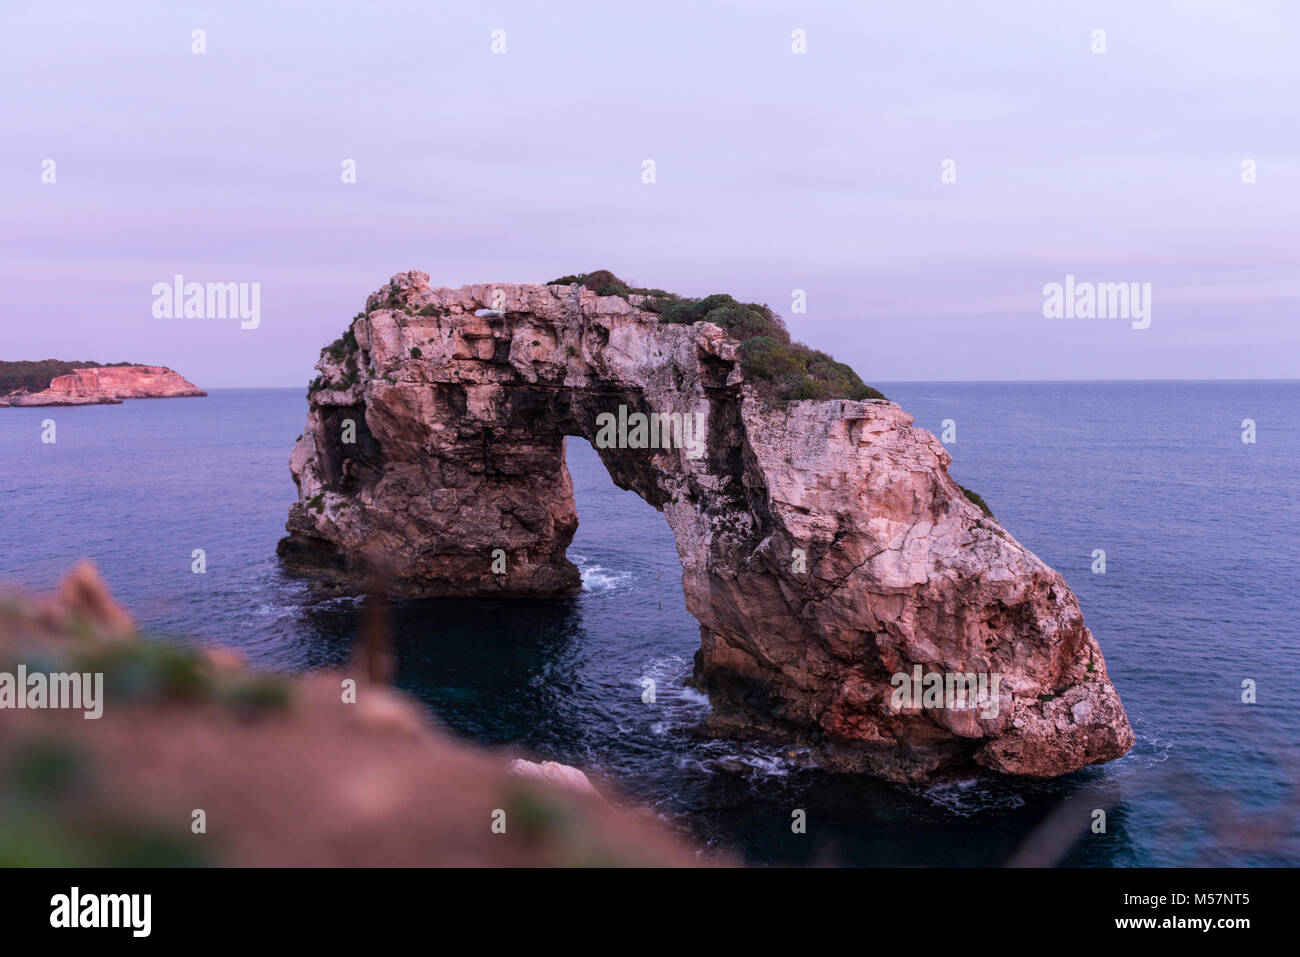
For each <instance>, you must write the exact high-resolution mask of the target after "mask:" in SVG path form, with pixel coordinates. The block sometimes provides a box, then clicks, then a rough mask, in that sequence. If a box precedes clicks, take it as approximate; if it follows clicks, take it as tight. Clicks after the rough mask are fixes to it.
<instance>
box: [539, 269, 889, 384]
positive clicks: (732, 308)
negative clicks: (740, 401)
mask: <svg viewBox="0 0 1300 957" xmlns="http://www.w3.org/2000/svg"><path fill="white" fill-rule="evenodd" d="M575 282H576V283H578V284H579V285H582V286H586V287H587V288H588V289H591V290H593V291H595V292H596V293H597V295H601V296H622V297H623V298H624V299H626V298H627V297H628V296H629V295H633V294H637V295H642V296H645V297H646V298H645V299H644V300H643V301H642V303H641V308H642V309H645V310H647V311H648V312H654V313H658V315H659V321H660V322H666V323H671V324H677V325H692V324H694V323H697V322H711V323H713V324H714V325H716V326H718V327H719V328H721V329H722V331H723V332H725V333H726V334H727V335H728V336H729V337H731V338H732V339H735V340H736V341H738V342H739V343H740V360H741V361H740V366H741V369H742V371H743V372H744V373H745V379H746V380H747V381H749V382H750V383H752V384H753V385H755V386H757V387H758V388H759V389H760V390H762V391H764V392H766V393H768V394H770V395H774V396H775V397H777V398H779V399H784V400H795V399H883V398H885V397H884V395H882V394H881V393H880V392H879V391H877V390H876V389H873V388H871V386H869V385H866V384H865V383H864V382H863V381H862V380H861V379H860V378H859V377H858V374H857V373H856V372H854V371H853V370H852V369H851V368H849V367H848V366H847V365H845V364H844V363H843V362H836V361H835V360H834V359H832V358H831V357H830V356H828V355H827V354H826V353H824V352H819V351H818V350H816V349H812V348H809V347H808V346H806V345H804V344H803V343H802V342H793V341H791V339H790V332H789V330H788V329H786V327H785V323H784V322H782V321H781V317H780V316H778V315H777V314H776V313H775V312H773V311H772V310H771V309H770V308H769V307H768V306H766V305H763V304H759V303H754V302H738V301H736V300H735V299H734V298H732V297H731V296H729V295H727V294H726V293H715V294H713V295H712V296H705V297H704V298H703V299H689V298H684V297H682V296H677V295H674V294H673V293H669V292H664V291H663V290H662V289H638V288H634V287H632V286H629V285H628V284H627V283H626V282H624V281H623V280H622V279H619V278H618V277H617V276H615V275H614V274H613V273H612V272H610V271H609V270H608V269H598V270H596V271H595V272H591V273H581V274H577V275H572V276H561V277H560V278H559V279H555V280H552V281H551V282H549V283H547V285H548V286H555V285H561V286H567V285H570V284H572V283H575Z"/></svg>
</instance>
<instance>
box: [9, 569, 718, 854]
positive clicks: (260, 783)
mask: <svg viewBox="0 0 1300 957" xmlns="http://www.w3.org/2000/svg"><path fill="white" fill-rule="evenodd" d="M20 665H21V666H22V667H23V669H25V670H24V672H21V673H24V674H26V675H28V676H31V675H33V674H46V675H48V674H51V673H59V672H64V673H67V672H76V673H90V674H93V673H96V672H102V673H103V684H102V701H101V706H102V709H103V710H102V716H101V717H99V718H98V719H94V720H87V718H86V716H85V715H86V713H87V711H86V710H83V709H80V708H65V709H59V710H54V709H49V708H41V709H33V708H30V707H23V708H19V707H16V706H15V701H16V697H15V693H14V692H15V690H17V692H18V693H19V694H21V693H22V691H23V689H22V688H17V686H16V680H17V677H18V675H19V674H20V671H19V666H20ZM6 676H8V677H7V679H6ZM348 678H355V679H356V690H355V703H345V701H344V698H345V693H344V681H345V679H348ZM6 680H7V685H5V686H6V687H7V688H8V697H7V698H5V699H4V700H3V706H2V707H0V866H79V865H90V866H96V865H105V866H133V865H163V866H168V865H251V866H611V865H612V866H627V865H630V866H647V865H649V866H662V865H668V866H698V865H703V864H718V863H727V862H726V861H721V860H719V859H718V858H716V857H712V856H704V855H702V854H701V853H700V852H699V851H698V850H697V849H696V848H694V847H692V846H689V845H688V844H686V843H684V842H683V841H682V840H681V839H679V838H678V837H677V836H676V835H675V834H673V833H671V832H670V829H669V828H668V827H667V826H666V825H665V824H664V823H663V822H662V821H660V820H659V819H657V818H655V817H654V816H652V815H651V814H649V813H648V812H644V811H638V810H629V809H620V808H617V807H614V806H611V804H609V803H606V800H605V798H603V797H602V796H600V794H599V793H597V792H595V791H594V790H592V791H591V792H589V793H587V792H584V791H582V790H581V789H575V788H574V787H573V786H572V783H571V782H572V781H573V780H576V779H577V778H582V779H583V780H584V781H585V777H584V776H583V775H582V774H581V773H580V772H576V771H575V772H574V774H573V775H567V777H568V778H569V780H570V783H569V784H567V785H566V783H565V782H564V781H563V780H561V779H562V778H564V777H566V775H557V774H555V773H552V774H549V775H532V776H530V775H527V774H521V773H518V772H512V771H511V770H510V769H509V767H508V762H509V758H508V756H506V755H500V754H493V753H491V752H486V751H482V750H479V749H476V748H473V747H471V746H469V745H466V744H462V743H459V742H456V741H454V740H452V739H451V738H450V737H449V735H448V734H446V733H445V732H444V731H441V730H439V729H438V728H436V727H435V726H434V725H433V723H432V722H431V720H430V719H429V718H428V717H427V715H426V713H425V712H424V710H423V708H422V707H421V706H420V705H419V704H418V703H416V702H415V701H414V700H412V699H410V698H407V697H406V696H405V695H403V694H401V693H399V692H397V691H395V690H393V689H391V688H388V687H382V686H379V685H375V684H371V683H368V681H367V680H366V679H365V678H364V676H363V675H362V674H361V669H360V668H358V669H357V670H356V672H355V673H352V674H350V673H348V672H342V671H341V672H328V673H317V674H313V675H309V676H306V677H301V678H297V677H284V676H278V675H268V674H258V673H254V672H252V671H251V670H249V669H248V668H247V667H246V666H245V665H244V664H243V662H242V660H241V658H240V657H239V655H238V654H237V653H235V652H232V651H228V650H225V649H208V650H197V649H193V648H189V647H185V646H180V645H175V644H168V643H164V642H158V641H151V640H140V639H138V638H137V637H136V635H135V629H134V627H133V625H132V623H131V619H130V618H129V617H128V616H127V615H126V613H125V612H124V611H123V610H122V609H121V608H119V607H118V606H117V605H116V604H115V603H114V602H113V600H112V598H111V597H110V596H109V594H108V592H107V589H106V588H105V586H104V585H103V582H102V580H101V579H100V578H99V576H98V574H97V573H96V572H95V570H94V568H93V566H91V565H89V564H86V563H83V564H82V565H79V566H78V567H77V569H76V570H74V572H73V573H72V574H71V575H70V576H69V577H68V579H67V581H66V582H65V583H64V584H63V586H62V587H61V588H60V590H59V591H58V592H57V593H56V594H55V595H53V596H50V597H48V598H39V599H38V598H33V597H31V596H28V595H26V594H23V593H21V592H17V591H13V590H0V683H4V682H5V681H6ZM29 680H34V679H30V677H29ZM51 687H52V686H51ZM26 700H32V699H30V698H29V699H26ZM46 700H49V699H46ZM569 770H572V769H569ZM557 782H558V783H557ZM606 796H607V797H610V798H611V800H612V799H613V796H612V795H606ZM198 812H201V814H200V813H198ZM200 818H201V819H202V821H203V824H204V826H205V828H206V830H205V832H204V833H195V829H197V824H196V821H197V820H198V819H200ZM494 820H495V821H496V822H498V823H497V827H496V831H499V830H501V822H502V821H503V822H504V829H505V833H496V831H494V828H493V823H494Z"/></svg>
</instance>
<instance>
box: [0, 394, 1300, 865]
mask: <svg viewBox="0 0 1300 957" xmlns="http://www.w3.org/2000/svg"><path fill="white" fill-rule="evenodd" d="M882 388H883V390H884V391H885V392H886V394H888V395H889V396H890V397H891V398H892V399H895V400H896V401H898V402H899V403H900V404H901V405H902V406H903V407H904V408H905V409H907V410H908V411H910V412H912V413H913V414H914V415H915V416H916V419H917V424H918V425H920V426H922V427H925V428H928V429H930V430H931V431H932V432H934V433H936V434H939V433H940V432H942V431H943V425H942V423H943V420H945V419H953V420H954V421H955V422H956V428H957V436H956V441H955V442H951V443H949V444H948V447H949V451H950V452H951V453H952V455H953V460H954V461H953V465H952V468H951V471H952V474H953V476H954V478H956V479H957V480H958V481H959V482H961V483H962V484H963V485H966V486H968V487H971V488H973V489H975V490H977V491H978V492H980V493H981V494H982V495H983V496H984V498H985V499H986V500H987V502H988V504H989V505H990V506H991V507H992V509H993V511H994V512H995V513H996V514H997V516H998V518H999V519H1000V520H1001V521H1002V522H1003V524H1004V525H1005V526H1006V528H1007V529H1008V530H1009V531H1010V532H1011V533H1012V534H1013V535H1015V536H1016V537H1017V538H1018V539H1019V540H1020V541H1021V542H1023V543H1024V544H1025V545H1026V546H1028V547H1029V548H1031V549H1033V550H1034V551H1035V552H1037V553H1038V554H1039V555H1040V556H1042V558H1043V559H1044V560H1045V561H1047V562H1048V563H1049V564H1051V565H1053V566H1054V567H1056V568H1057V569H1059V570H1060V571H1061V572H1062V573H1063V574H1064V575H1065V577H1066V579H1067V581H1068V582H1069V583H1070V585H1071V587H1072V588H1073V589H1074V590H1075V592H1076V594H1077V595H1078V596H1079V600H1080V602H1081V603H1082V606H1083V610H1084V614H1085V617H1086V620H1087V622H1088V624H1089V626H1090V627H1091V628H1092V630H1093V632H1094V633H1095V634H1096V636H1097V638H1098V640H1099V642H1100V643H1101V646H1102V649H1103V651H1104V652H1105V654H1106V659H1107V663H1108V666H1109V669H1110V674H1111V678H1112V680H1113V681H1114V683H1115V686H1116V687H1117V688H1118V690H1119V692H1120V695H1121V696H1122V697H1123V699H1124V702H1125V705H1126V707H1127V709H1128V712H1129V716H1130V719H1131V720H1132V723H1133V727H1134V731H1135V732H1136V734H1137V745H1136V747H1135V748H1134V749H1133V751H1132V752H1131V753H1130V754H1129V755H1127V756H1126V757H1125V758H1123V759H1121V760H1119V761H1116V762H1113V763H1111V764H1109V765H1105V766H1102V767H1097V768H1090V769H1087V770H1085V771H1082V772H1079V773H1078V774H1075V775H1072V776H1070V777H1069V778H1066V779H1062V780H1057V781H1053V782H1046V783H1035V782H1023V781H1015V780H1010V779H999V778H993V777H981V778H975V779H972V780H969V781H965V782H962V783H960V784H956V785H951V786H948V787H944V788H940V789H920V788H902V787H896V786H894V785H889V784H885V783H882V782H879V781H873V780H870V779H864V778H857V777H847V776H840V775H832V774H827V773H824V772H820V771H816V770H808V769H800V768H797V767H795V766H793V764H792V763H791V762H789V761H787V760H786V758H785V757H784V755H783V754H782V752H781V750H780V749H778V748H772V747H767V746H752V745H745V744H738V743H735V742H717V741H708V740H704V739H701V738H699V737H698V736H697V735H696V734H695V733H694V729H695V728H696V727H697V726H698V724H699V722H700V720H701V718H702V717H703V715H704V714H706V713H707V710H708V704H707V702H706V701H705V700H704V699H703V698H701V697H700V696H699V695H697V694H696V693H694V692H693V691H691V690H690V689H687V688H685V687H683V686H682V684H681V679H682V678H683V676H685V675H686V674H687V673H688V672H689V668H690V661H691V656H692V655H693V654H694V651H695V649H696V647H698V643H699V639H698V630H697V627H696V624H695V622H694V619H692V618H691V617H690V616H689V615H688V614H687V613H686V611H685V608H684V606H683V601H682V594H681V584H680V569H679V566H678V564H677V559H676V553H675V551H674V548H673V544H672V537H671V534H670V532H669V530H668V526H667V524H666V522H664V520H663V518H662V516H660V515H659V514H658V513H656V512H655V511H654V510H653V509H651V508H650V507H649V506H648V505H645V504H644V503H643V502H641V500H640V499H638V498H637V497H636V496H635V495H634V494H633V493H630V492H624V491H621V490H619V489H617V488H615V487H614V485H613V483H612V482H611V481H610V479H609V477H608V475H607V474H606V473H605V472H604V469H603V467H602V466H601V465H600V463H599V460H598V459H597V458H596V456H595V454H594V452H593V451H592V450H591V449H590V447H588V446H586V445H585V443H583V442H582V441H581V440H576V439H571V440H570V444H569V465H570V469H571V471H572V473H573V478H574V485H575V490H576V494H577V500H578V510H579V514H580V518H581V522H582V524H581V526H580V528H579V530H578V534H577V536H576V538H575V540H574V543H573V545H572V547H571V549H570V556H571V557H572V558H573V559H574V560H575V561H576V562H577V563H578V564H579V565H580V566H581V567H582V568H583V573H584V581H585V583H586V590H585V591H584V593H583V594H582V595H581V596H580V597H578V598H576V599H573V600H568V601H546V602H542V601H527V602H525V601H500V600H492V601H489V600H454V601H453V600H447V601H410V602H400V603H397V604H395V606H394V611H393V621H394V625H395V628H396V641H397V650H398V659H399V669H398V683H399V684H400V685H401V686H402V687H404V688H406V689H407V690H409V691H411V692H412V693H413V694H415V695H417V696H418V697H419V698H421V699H422V700H423V701H425V702H427V703H428V705H429V708H430V710H431V711H432V712H433V713H434V714H436V715H437V716H438V717H439V718H440V719H441V720H442V721H443V722H444V723H445V724H446V725H447V726H449V727H450V728H452V729H454V730H455V731H456V732H457V733H459V734H461V735H463V736H465V737H468V738H473V739H475V740H478V741H482V742H487V743H491V744H497V745H508V746H510V747H512V748H514V749H516V750H525V751H527V752H530V753H532V754H534V755H536V756H540V757H544V758H549V759H554V760H558V761H563V762H565V763H570V764H575V765H579V766H581V767H584V768H587V769H589V770H591V771H592V772H594V773H595V774H596V775H597V776H601V777H603V778H604V779H605V780H606V782H607V784H608V785H609V786H610V787H611V788H612V789H616V790H617V791H618V792H619V793H621V794H623V795H625V796H627V797H629V798H632V799H635V800H636V801H638V802H639V803H642V804H646V805H650V806H652V807H654V808H656V809H657V810H658V811H660V812H661V813H662V814H664V815H665V816H667V817H669V818H671V819H672V820H673V821H674V822H677V823H680V824H681V825H682V826H684V827H686V828H688V829H689V830H691V831H693V832H694V833H695V834H697V835H698V836H700V837H701V838H702V839H704V840H706V841H709V842H711V843H713V844H715V845H716V846H719V847H726V848H731V849H734V850H736V851H737V852H739V853H742V854H744V855H745V856H746V857H747V858H748V859H749V860H751V861H754V862H776V863H798V864H804V863H829V864H861V865H877V864H897V865H909V866H918V865H919V866H924V865H940V864H942V865H947V864H1002V863H1006V862H1007V861H1009V860H1011V859H1013V858H1014V857H1015V855H1017V853H1022V854H1023V853H1029V852H1030V851H1032V852H1033V853H1036V854H1038V855H1041V856H1040V857H1039V858H1035V859H1051V860H1059V861H1062V862H1064V863H1068V864H1079V865H1103V866H1104V865H1137V866H1146V865H1180V864H1204V865H1234V864H1241V865H1251V864H1257V865H1258V864H1292V865H1294V864H1300V824H1298V823H1297V822H1298V821H1300V791H1298V790H1297V786H1298V784H1300V749H1298V748H1297V744H1298V743H1300V717H1298V716H1297V712H1296V709H1295V708H1294V707H1293V706H1292V702H1293V700H1294V699H1293V690H1294V689H1297V688H1300V638H1298V637H1297V621H1300V596H1298V595H1297V582H1300V549H1297V547H1296V545H1295V535H1294V529H1295V527H1296V525H1297V521H1298V520H1300V505H1297V502H1296V479H1295V476H1296V475H1297V473H1298V472H1300V468H1298V467H1300V383H1294V382H1285V383H1281V382H1256V383H1109V384H1107V383H1067V384H961V385H955V384H926V383H908V384H901V383H896V384H889V385H885V386H882ZM305 405H306V404H305V400H304V399H303V394H302V390H301V389H274V390H218V391H215V392H213V394H212V395H211V396H210V397H208V398H206V399H184V400H170V401H138V402H127V403H126V404H124V405H120V406H97V407H87V408H69V409H39V408H38V409H0V580H5V581H13V582H18V583H21V584H23V585H26V586H28V587H31V588H39V589H45V588H50V587H53V585H54V584H55V583H56V582H57V581H58V579H59V577H60V575H61V574H63V573H64V572H65V571H66V570H67V569H68V567H70V565H71V564H72V563H73V562H74V561H75V560H76V559H77V558H79V557H82V556H90V557H92V558H94V559H95V560H96V561H97V562H98V564H99V566H100V568H101V570H102V571H103V573H104V575H105V577H106V579H107V580H108V582H109V584H110V586H111V587H112V588H113V590H114V592H115V593H116V595H117V596H118V597H119V598H120V600H121V601H122V602H123V603H124V604H125V605H127V606H128V607H129V608H130V610H131V611H132V612H133V613H134V614H135V615H136V617H137V618H138V619H139V620H140V622H141V623H142V625H143V626H144V627H145V628H146V629H148V630H149V631H150V632H152V633H154V634H159V635H174V636H183V637H185V638H186V639H187V640H193V641H212V642H220V643H223V644H228V645H234V646H237V647H239V648H241V649H242V650H243V651H244V652H245V653H246V654H247V655H248V656H249V658H250V659H251V660H252V661H253V662H254V663H255V664H257V665H259V666H263V667H277V668H288V669H293V670H301V669H306V668H311V667H315V666H320V665H332V664H340V663H342V662H344V661H345V660H346V659H347V657H348V655H349V652H350V649H351V645H352V642H353V639H354V637H355V634H356V624H357V621H356V619H357V611H358V609H357V606H356V603H355V601H354V600H353V599H350V598H324V599H322V598H318V597H314V596H313V595H312V593H311V591H310V590H309V588H308V587H307V586H306V584H305V583H303V582H301V581H299V580H296V579H294V578H292V577H290V576H287V575H285V574H284V573H283V572H282V571H281V570H280V568H279V566H278V563H277V560H276V558H275V543H276V541H277V540H278V539H279V538H280V536H281V535H282V534H283V525H284V519H285V514H286V511H287V509H288V506H289V503H290V502H291V501H293V499H294V488H293V482H292V480H291V479H290V477H289V470H288V457H289V450H290V448H291V447H292V445H293V442H294V439H295V437H296V436H297V435H298V434H299V433H300V432H301V431H302V428H303V425H304V423H305V420H306V407H305ZM1246 418H1251V419H1254V420H1255V422H1256V423H1257V430H1258V437H1257V441H1256V442H1255V443H1254V444H1244V443H1243V442H1242V441H1241V422H1242V420H1243V419H1246ZM45 419H53V420H54V421H55V425H56V428H57V441H56V442H55V443H54V444H53V445H47V444H43V443H42V442H41V432H42V426H41V423H42V421H43V420H45ZM200 548H201V549H203V550H204V551H205V553H206V560H207V573H206V574H204V575H195V574H193V573H192V572H191V570H190V566H191V562H192V561H193V559H192V558H191V555H192V552H193V551H194V550H195V549H200ZM1095 549H1104V550H1105V552H1106V572H1105V574H1094V573H1093V571H1092V565H1093V562H1094V558H1093V552H1094V550H1095ZM647 677H648V678H653V679H654V680H655V681H656V684H657V691H658V694H657V701H656V703H655V705H653V706H650V705H646V704H644V703H642V701H641V692H642V684H641V683H642V680H643V679H644V678H647ZM1244 679H1251V680H1253V681H1255V682H1256V683H1257V686H1258V692H1257V693H1258V702H1257V703H1256V704H1253V705H1246V704H1243V703H1241V683H1242V681H1243V680H1244ZM795 808H802V809H804V810H806V812H807V817H808V833H807V834H804V835H795V834H792V833H791V830H790V820H791V817H790V815H791V811H792V810H794V809H795ZM1094 808H1105V809H1107V821H1106V833H1104V834H1093V833H1089V832H1088V831H1087V828H1088V825H1089V824H1090V822H1091V821H1092V810H1093V809H1094ZM1076 837H1077V840H1076ZM1027 849H1028V850H1027ZM1022 859H1023V858H1022Z"/></svg>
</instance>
